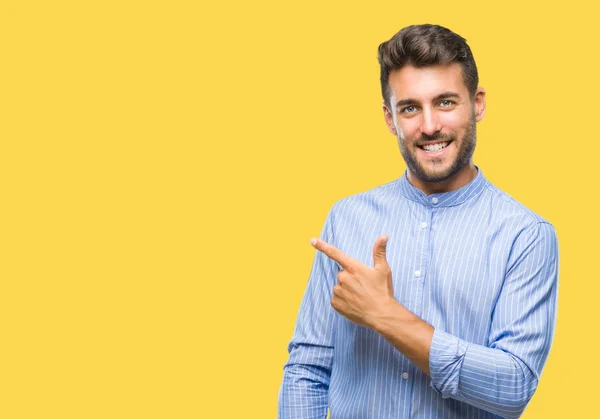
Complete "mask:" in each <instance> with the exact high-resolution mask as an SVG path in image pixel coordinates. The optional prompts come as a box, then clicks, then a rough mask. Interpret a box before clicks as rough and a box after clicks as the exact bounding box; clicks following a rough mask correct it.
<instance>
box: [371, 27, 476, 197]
mask: <svg viewBox="0 0 600 419" xmlns="http://www.w3.org/2000/svg"><path fill="white" fill-rule="evenodd" d="M379 62H380V65H381V84H382V92H383V97H384V104H383V109H384V115H385V120H386V123H387V125H388V128H389V130H390V132H391V133H392V134H394V135H396V136H397V138H398V145H399V147H400V152H401V153H402V156H403V157H404V160H405V161H406V164H407V167H408V170H409V173H408V175H409V180H410V181H411V182H412V183H413V184H414V185H415V186H417V187H419V188H420V189H422V190H425V191H431V192H433V191H445V190H453V189H456V188H458V187H461V186H463V185H464V184H466V183H468V182H469V181H470V180H471V179H472V178H473V176H474V174H475V173H476V172H477V171H476V169H475V166H474V165H473V162H472V159H471V158H472V155H473V152H474V150H475V142H476V129H475V123H476V122H478V121H480V120H481V119H482V118H483V115H484V114H485V92H484V90H483V89H481V88H478V82H479V79H478V75H477V67H476V66H475V61H474V59H473V55H472V54H471V50H470V48H469V46H468V45H467V44H466V42H465V40H464V39H463V38H462V37H460V36H459V35H456V34H455V33H453V32H451V31H450V30H448V29H446V28H443V27H441V26H434V25H419V26H409V27H407V28H404V29H402V30H401V31H400V32H398V33H397V34H396V35H394V37H392V39H390V40H389V41H387V42H384V43H383V44H381V45H380V46H379Z"/></svg>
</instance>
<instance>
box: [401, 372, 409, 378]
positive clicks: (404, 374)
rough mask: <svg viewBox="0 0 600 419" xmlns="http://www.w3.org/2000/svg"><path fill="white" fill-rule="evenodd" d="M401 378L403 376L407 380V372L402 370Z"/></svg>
mask: <svg viewBox="0 0 600 419" xmlns="http://www.w3.org/2000/svg"><path fill="white" fill-rule="evenodd" d="M402 378H404V379H405V380H408V373H407V372H403V373H402Z"/></svg>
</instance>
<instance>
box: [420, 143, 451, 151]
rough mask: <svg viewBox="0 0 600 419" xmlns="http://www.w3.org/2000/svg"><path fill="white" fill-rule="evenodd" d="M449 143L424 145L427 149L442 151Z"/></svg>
mask: <svg viewBox="0 0 600 419" xmlns="http://www.w3.org/2000/svg"><path fill="white" fill-rule="evenodd" d="M447 145H448V143H438V144H427V145H424V146H423V149H424V150H425V151H440V150H441V149H442V148H445V147H446V146H447Z"/></svg>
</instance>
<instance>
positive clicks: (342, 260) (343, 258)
mask: <svg viewBox="0 0 600 419" xmlns="http://www.w3.org/2000/svg"><path fill="white" fill-rule="evenodd" d="M310 244H311V245H312V246H313V247H314V248H315V249H317V250H319V251H320V252H323V253H324V254H325V255H326V256H327V257H328V258H330V259H332V260H335V261H336V262H337V263H339V264H340V265H341V266H342V268H343V269H344V270H348V268H350V269H352V268H353V267H355V266H356V264H357V261H356V260H354V259H352V258H351V257H350V256H348V255H346V254H345V253H344V252H342V251H341V250H340V249H338V248H337V247H335V246H333V245H331V244H329V243H327V242H325V241H323V240H321V239H315V238H312V239H310Z"/></svg>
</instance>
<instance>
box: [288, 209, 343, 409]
mask: <svg viewBox="0 0 600 419" xmlns="http://www.w3.org/2000/svg"><path fill="white" fill-rule="evenodd" d="M321 237H323V238H324V239H326V240H333V239H334V238H333V231H332V213H330V214H329V216H328V217H327V220H326V222H325V226H324V227H323V232H322V234H321ZM338 270H339V269H338V267H337V265H336V263H335V262H334V261H332V260H331V259H329V258H327V257H326V256H325V255H323V254H322V253H319V252H317V253H316V255H315V259H314V262H313V267H312V271H311V274H310V277H309V281H308V286H307V288H306V292H305V294H304V298H303V300H302V303H301V305H300V312H299V314H298V317H297V320H296V328H295V330H294V336H293V337H292V340H291V342H290V344H289V346H288V351H289V354H290V356H289V359H288V361H287V363H286V364H285V366H284V375H283V383H282V385H281V389H280V391H279V414H278V417H279V418H280V419H287V418H290V419H291V418H294V419H309V418H310V419H312V418H315V419H317V418H318V419H324V418H325V417H326V416H327V408H328V391H329V377H330V375H331V365H332V357H333V334H334V319H335V316H336V313H335V311H334V310H333V309H332V308H331V305H330V304H329V301H330V299H331V289H332V287H333V285H334V284H335V280H336V279H335V277H336V275H337V272H338Z"/></svg>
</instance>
